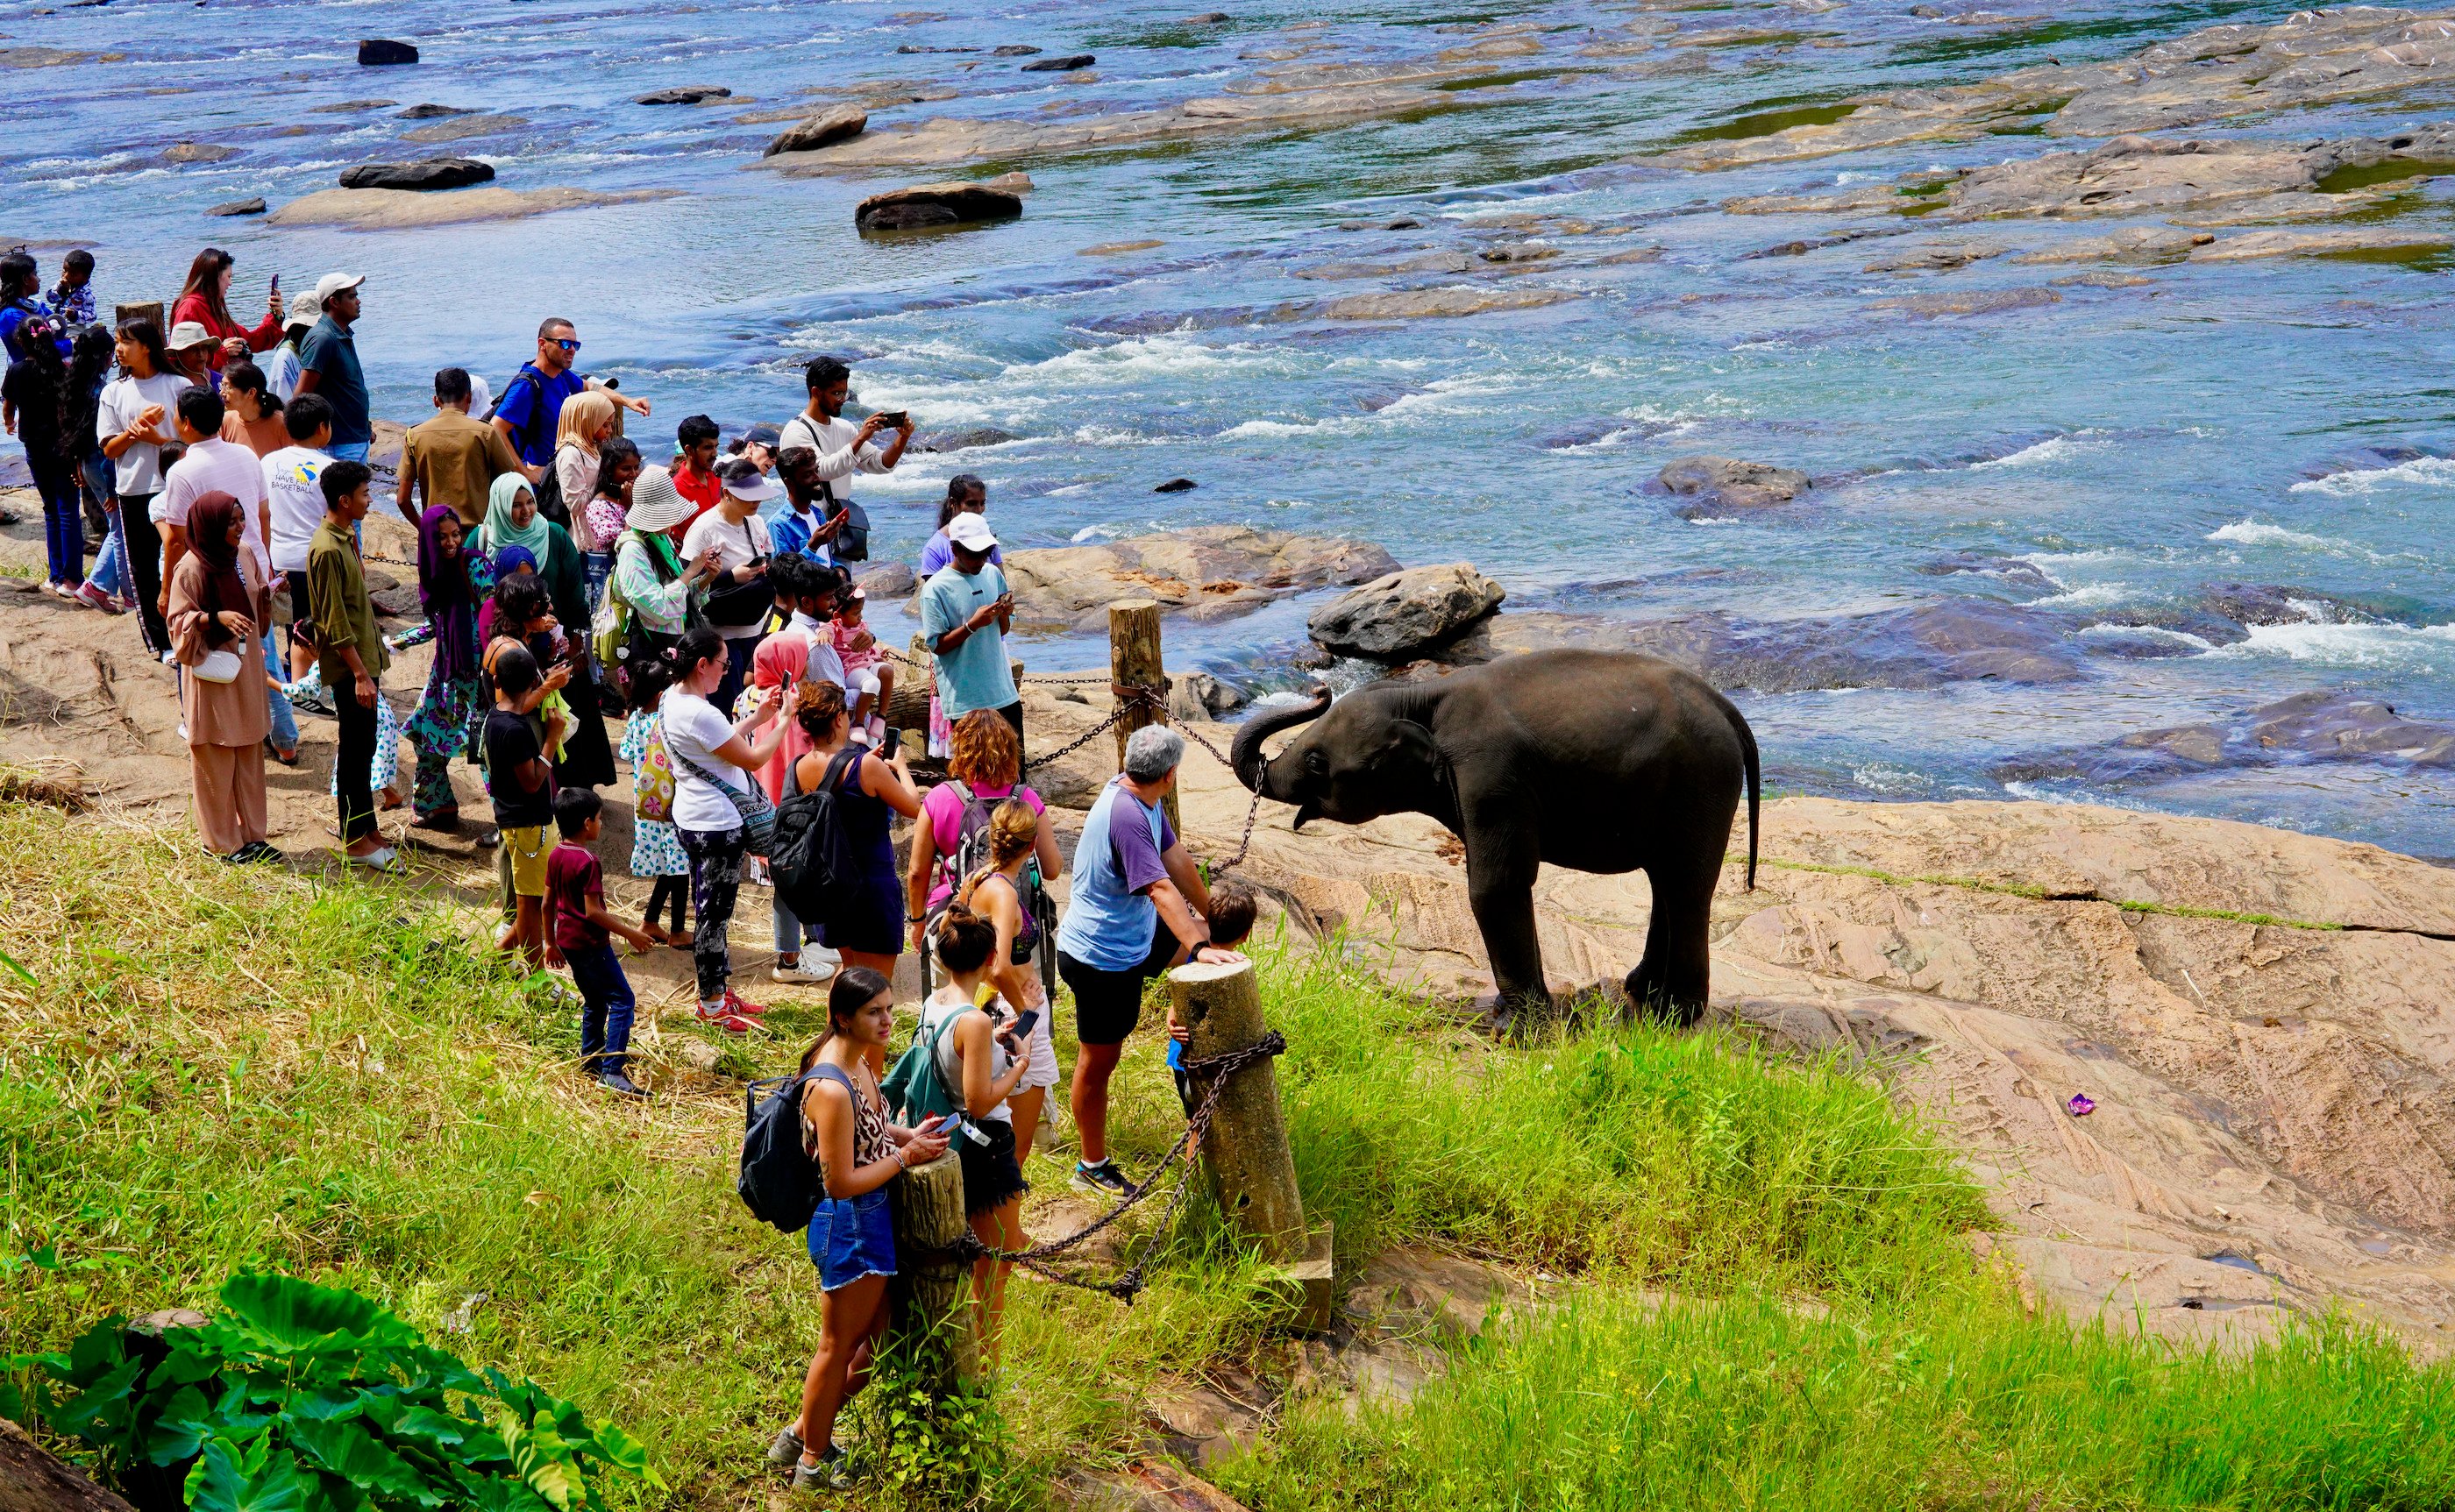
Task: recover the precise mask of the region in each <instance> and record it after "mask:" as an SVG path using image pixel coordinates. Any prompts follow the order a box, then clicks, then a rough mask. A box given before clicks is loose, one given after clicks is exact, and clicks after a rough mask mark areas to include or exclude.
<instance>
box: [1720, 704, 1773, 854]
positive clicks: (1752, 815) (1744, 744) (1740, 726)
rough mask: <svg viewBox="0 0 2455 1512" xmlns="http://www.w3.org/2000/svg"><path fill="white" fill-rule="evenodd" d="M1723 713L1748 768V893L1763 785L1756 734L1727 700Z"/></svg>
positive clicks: (1734, 706) (1744, 717)
mask: <svg viewBox="0 0 2455 1512" xmlns="http://www.w3.org/2000/svg"><path fill="white" fill-rule="evenodd" d="M1722 711H1723V713H1725V714H1727V715H1729V716H1730V718H1731V729H1732V730H1733V731H1734V732H1735V733H1736V734H1737V736H1738V737H1739V755H1740V756H1741V757H1742V758H1743V759H1744V760H1745V761H1746V762H1747V768H1748V891H1749V892H1751V893H1753V892H1755V890H1756V807H1757V804H1758V802H1759V800H1760V799H1761V797H1762V796H1763V785H1762V783H1761V782H1760V781H1759V780H1758V778H1757V775H1756V733H1755V731H1754V730H1751V729H1749V728H1748V716H1746V715H1743V714H1741V713H1739V710H1738V706H1737V705H1735V704H1734V703H1732V702H1731V701H1730V700H1729V699H1728V698H1725V699H1723V700H1722Z"/></svg>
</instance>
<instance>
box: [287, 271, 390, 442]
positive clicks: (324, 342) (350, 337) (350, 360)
mask: <svg viewBox="0 0 2455 1512" xmlns="http://www.w3.org/2000/svg"><path fill="white" fill-rule="evenodd" d="M366 281H367V279H366V274H364V273H326V274H325V275H324V276H323V277H321V278H319V279H317V280H315V304H316V307H317V308H318V309H320V310H322V311H323V312H324V318H323V319H321V320H318V321H316V322H315V329H314V330H313V331H310V332H308V333H307V339H306V340H305V341H302V342H300V343H299V344H298V368H299V373H298V392H299V393H312V394H314V395H315V396H316V397H318V398H320V399H322V400H323V401H324V402H325V403H326V404H328V405H330V406H331V407H332V410H333V439H332V441H331V443H330V444H328V445H327V446H326V447H325V448H324V450H325V451H326V452H327V453H329V454H331V455H332V457H333V459H334V460H335V461H336V462H363V461H365V460H366V459H367V448H368V446H369V445H370V444H371V443H372V442H373V441H374V440H375V419H374V416H373V414H372V413H371V412H370V410H369V408H368V405H367V375H366V372H365V370H364V369H362V368H360V367H359V366H358V341H357V337H356V336H355V335H354V334H353V333H352V332H351V328H352V327H353V326H355V325H356V324H357V323H358V312H359V309H360V305H359V302H358V285H360V284H362V283H365V282H366Z"/></svg>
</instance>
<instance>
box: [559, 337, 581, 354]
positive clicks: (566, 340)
mask: <svg viewBox="0 0 2455 1512" xmlns="http://www.w3.org/2000/svg"><path fill="white" fill-rule="evenodd" d="M554 344H555V345H556V346H558V347H560V348H561V349H562V350H563V351H565V352H578V350H579V343H578V342H577V341H574V340H572V339H571V338H570V337H569V336H564V337H561V338H560V339H558V340H557V341H556V342H555V343H554Z"/></svg>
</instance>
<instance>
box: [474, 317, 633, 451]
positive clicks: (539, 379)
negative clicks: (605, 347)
mask: <svg viewBox="0 0 2455 1512" xmlns="http://www.w3.org/2000/svg"><path fill="white" fill-rule="evenodd" d="M578 358H579V337H578V334H577V333H575V332H574V331H573V330H572V325H571V322H570V321H568V320H564V319H562V318H560V317H559V316H558V317H556V318H554V319H552V320H548V321H547V322H546V323H545V324H543V325H541V326H539V327H538V347H537V360H536V361H535V362H524V363H522V364H520V371H519V373H518V375H517V376H516V377H514V378H513V379H512V381H511V382H510V383H509V384H507V385H505V386H504V389H503V396H502V398H501V399H500V400H498V401H497V403H496V405H495V429H496V430H497V431H500V432H501V433H503V439H504V440H506V441H509V442H511V443H512V450H513V451H514V452H517V453H518V454H519V458H520V460H521V462H523V463H525V464H526V465H527V466H529V467H531V468H543V467H546V466H548V465H549V464H551V463H552V462H553V461H554V445H555V440H554V438H555V428H556V427H557V426H558V424H559V423H560V422H561V420H562V404H563V401H564V400H565V399H568V398H570V397H571V396H572V395H573V394H575V393H583V392H585V391H587V390H589V389H597V390H601V391H602V392H603V393H604V394H605V396H606V397H607V398H609V399H611V400H613V401H614V402H615V403H616V404H617V405H619V406H620V407H621V408H623V409H625V410H628V411H630V412H631V413H633V414H636V415H638V416H639V417H640V418H641V419H643V420H644V419H646V418H647V415H648V401H647V400H645V399H634V398H631V397H629V396H628V395H626V394H624V393H621V392H620V391H619V390H617V389H616V388H615V387H614V385H612V384H611V383H607V382H605V381H603V380H601V379H598V378H590V377H584V376H582V375H581V374H579V373H575V372H573V371H572V366H571V365H572V364H573V363H574V362H576V361H578ZM534 475H535V474H532V476H534Z"/></svg>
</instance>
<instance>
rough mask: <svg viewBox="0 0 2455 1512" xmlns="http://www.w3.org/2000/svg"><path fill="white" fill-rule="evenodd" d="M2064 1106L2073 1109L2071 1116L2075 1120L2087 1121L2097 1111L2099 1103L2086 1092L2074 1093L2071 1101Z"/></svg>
mask: <svg viewBox="0 0 2455 1512" xmlns="http://www.w3.org/2000/svg"><path fill="white" fill-rule="evenodd" d="M2063 1106H2064V1107H2066V1108H2069V1109H2071V1116H2072V1117H2073V1118H2075V1119H2085V1118H2087V1117H2088V1116H2089V1115H2090V1114H2092V1113H2095V1112H2096V1111H2097V1103H2096V1102H2095V1101H2094V1100H2093V1099H2090V1097H2089V1095H2088V1094H2087V1093H2085V1092H2075V1093H2073V1094H2072V1099H2071V1100H2070V1101H2069V1102H2066V1103H2064V1104H2063Z"/></svg>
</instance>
